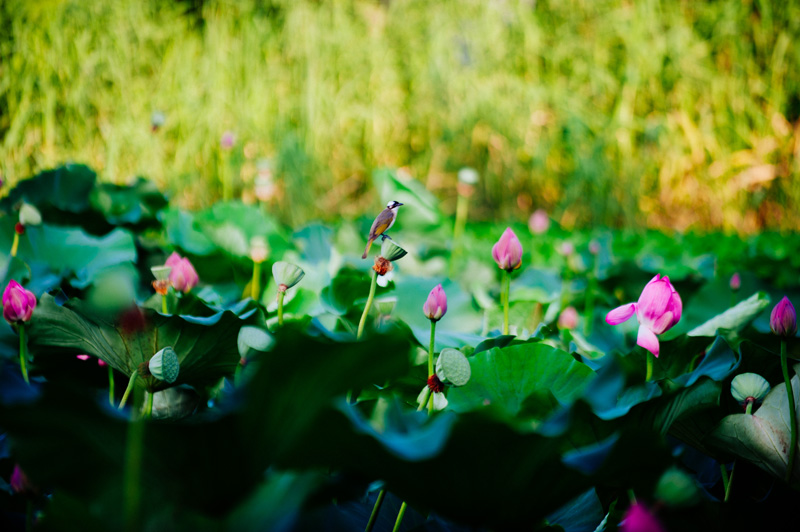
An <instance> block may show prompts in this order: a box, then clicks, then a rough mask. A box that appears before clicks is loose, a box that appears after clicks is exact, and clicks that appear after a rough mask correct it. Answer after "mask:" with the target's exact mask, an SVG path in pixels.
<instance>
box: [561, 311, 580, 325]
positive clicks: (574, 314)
mask: <svg viewBox="0 0 800 532" xmlns="http://www.w3.org/2000/svg"><path fill="white" fill-rule="evenodd" d="M577 326H578V311H577V310H575V307H567V308H565V309H564V310H562V311H561V315H560V316H559V317H558V328H559V329H574V328H575V327H577Z"/></svg>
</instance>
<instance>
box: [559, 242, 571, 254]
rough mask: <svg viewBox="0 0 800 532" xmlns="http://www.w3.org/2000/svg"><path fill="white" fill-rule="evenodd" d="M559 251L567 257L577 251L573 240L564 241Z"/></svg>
mask: <svg viewBox="0 0 800 532" xmlns="http://www.w3.org/2000/svg"><path fill="white" fill-rule="evenodd" d="M558 252H559V253H561V254H562V255H564V256H565V257H569V256H570V255H572V254H573V253H575V245H574V244H573V243H572V242H569V241H567V242H562V243H561V247H560V248H559V249H558Z"/></svg>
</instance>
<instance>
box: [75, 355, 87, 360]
mask: <svg viewBox="0 0 800 532" xmlns="http://www.w3.org/2000/svg"><path fill="white" fill-rule="evenodd" d="M75 358H77V359H78V360H83V361H86V360H89V355H75Z"/></svg>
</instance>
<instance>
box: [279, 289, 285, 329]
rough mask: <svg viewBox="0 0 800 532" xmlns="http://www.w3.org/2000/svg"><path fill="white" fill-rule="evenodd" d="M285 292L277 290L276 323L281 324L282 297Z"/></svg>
mask: <svg viewBox="0 0 800 532" xmlns="http://www.w3.org/2000/svg"><path fill="white" fill-rule="evenodd" d="M284 297H286V292H282V291H280V290H279V291H278V325H283V298H284Z"/></svg>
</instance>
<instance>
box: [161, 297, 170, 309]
mask: <svg viewBox="0 0 800 532" xmlns="http://www.w3.org/2000/svg"><path fill="white" fill-rule="evenodd" d="M161 313H162V314H169V307H168V306H167V294H162V295H161Z"/></svg>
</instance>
